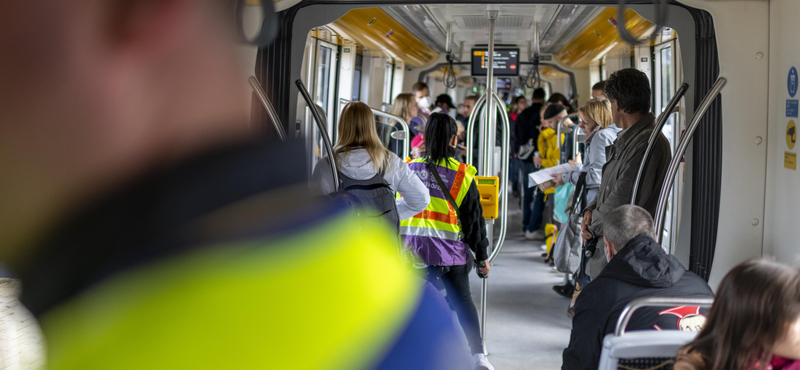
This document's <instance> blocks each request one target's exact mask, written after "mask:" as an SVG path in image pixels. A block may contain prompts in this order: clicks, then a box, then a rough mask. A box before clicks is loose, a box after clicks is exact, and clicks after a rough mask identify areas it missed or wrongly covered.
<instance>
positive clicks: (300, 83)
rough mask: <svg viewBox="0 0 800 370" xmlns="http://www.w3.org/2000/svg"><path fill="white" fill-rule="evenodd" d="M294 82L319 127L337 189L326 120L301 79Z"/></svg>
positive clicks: (337, 179) (336, 168) (335, 167)
mask: <svg viewBox="0 0 800 370" xmlns="http://www.w3.org/2000/svg"><path fill="white" fill-rule="evenodd" d="M294 83H295V85H297V89H298V90H300V95H302V96H303V100H305V101H306V104H307V105H308V109H310V110H311V115H312V116H314V121H316V122H317V129H319V132H320V133H321V134H322V135H321V136H322V142H323V144H324V146H325V151H326V152H327V153H328V160H329V161H330V164H331V175H332V176H333V189H334V190H335V191H339V171H338V168H339V167H337V166H336V159H335V158H334V156H333V144H331V137H330V136H328V129H327V128H325V124H326V123H327V122H325V120H324V119H322V115H321V114H320V113H319V110H318V109H317V105H316V104H314V100H312V99H311V95H310V94H309V93H308V90H306V85H305V84H303V80H300V79H298V80H297V81H295V82H294Z"/></svg>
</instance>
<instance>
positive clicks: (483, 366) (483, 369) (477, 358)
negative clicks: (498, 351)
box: [472, 353, 494, 370]
mask: <svg viewBox="0 0 800 370" xmlns="http://www.w3.org/2000/svg"><path fill="white" fill-rule="evenodd" d="M472 362H473V364H475V370H494V366H492V364H490V363H489V359H487V358H486V355H484V354H483V353H476V354H474V355H472Z"/></svg>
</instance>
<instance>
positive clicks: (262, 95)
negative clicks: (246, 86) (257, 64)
mask: <svg viewBox="0 0 800 370" xmlns="http://www.w3.org/2000/svg"><path fill="white" fill-rule="evenodd" d="M248 81H250V86H252V87H253V91H254V92H255V93H256V96H258V100H260V101H261V105H263V106H264V109H265V110H266V111H267V114H268V115H269V118H270V119H271V120H272V124H273V125H275V131H277V132H278V137H279V138H280V139H281V141H286V131H284V130H283V124H281V119H280V118H278V113H277V112H275V108H274V107H273V106H272V103H270V101H269V98H267V93H266V92H264V89H263V88H261V84H260V83H258V79H256V78H255V77H253V76H250V78H249V79H248Z"/></svg>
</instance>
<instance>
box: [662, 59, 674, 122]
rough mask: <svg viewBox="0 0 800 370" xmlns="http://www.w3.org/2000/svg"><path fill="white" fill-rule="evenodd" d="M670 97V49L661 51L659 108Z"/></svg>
mask: <svg viewBox="0 0 800 370" xmlns="http://www.w3.org/2000/svg"><path fill="white" fill-rule="evenodd" d="M671 97H672V47H666V48H663V49H661V106H662V107H666V106H667V104H669V99H670V98H671Z"/></svg>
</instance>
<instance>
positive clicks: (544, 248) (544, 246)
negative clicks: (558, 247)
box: [539, 244, 547, 257]
mask: <svg viewBox="0 0 800 370" xmlns="http://www.w3.org/2000/svg"><path fill="white" fill-rule="evenodd" d="M539 249H541V250H542V251H544V254H543V255H542V257H547V244H542V246H541V247H539Z"/></svg>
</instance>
